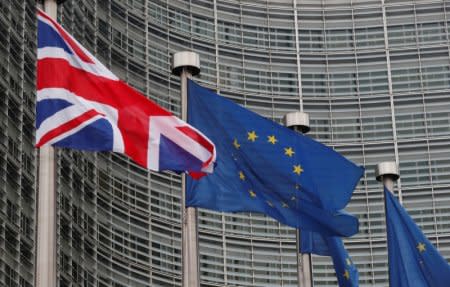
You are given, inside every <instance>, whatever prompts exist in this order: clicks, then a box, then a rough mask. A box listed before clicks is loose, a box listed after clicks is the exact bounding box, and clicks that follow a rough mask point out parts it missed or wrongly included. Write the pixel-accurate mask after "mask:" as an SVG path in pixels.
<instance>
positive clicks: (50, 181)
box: [35, 0, 57, 287]
mask: <svg viewBox="0 0 450 287" xmlns="http://www.w3.org/2000/svg"><path fill="white" fill-rule="evenodd" d="M56 8H57V3H56V0H45V1H44V11H45V12H46V13H47V14H48V15H49V16H50V17H52V18H53V19H56V11H57V9H56ZM38 180H39V184H38V188H39V189H38V194H37V210H36V214H37V216H36V217H37V222H36V241H37V242H36V263H35V264H36V265H35V276H36V279H35V280H36V287H56V167H55V150H54V148H53V147H51V146H44V147H41V148H40V150H39V174H38Z"/></svg>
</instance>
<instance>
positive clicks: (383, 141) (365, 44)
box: [0, 0, 450, 287]
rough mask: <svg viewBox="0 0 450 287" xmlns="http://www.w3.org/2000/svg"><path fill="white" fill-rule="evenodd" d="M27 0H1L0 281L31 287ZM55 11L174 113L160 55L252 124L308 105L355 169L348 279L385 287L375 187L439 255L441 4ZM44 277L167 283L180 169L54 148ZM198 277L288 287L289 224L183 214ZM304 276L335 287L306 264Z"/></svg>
mask: <svg viewBox="0 0 450 287" xmlns="http://www.w3.org/2000/svg"><path fill="white" fill-rule="evenodd" d="M34 2H35V1H32V0H26V1H23V0H11V1H0V11H1V13H0V22H1V23H2V24H1V25H0V29H1V33H0V37H2V40H1V41H0V58H1V62H2V67H0V74H1V75H2V76H1V77H0V93H1V101H0V133H1V137H0V138H1V144H0V167H1V168H0V211H1V212H0V285H2V286H32V285H33V280H34V276H35V274H34V271H33V265H34V254H35V239H34V236H35V235H34V234H35V232H34V230H35V227H34V223H35V219H34V210H35V198H36V169H37V161H36V151H35V149H34V148H33V141H34V134H33V133H34V127H33V125H34V94H35V92H34V89H35V87H34V81H35V78H34V77H35V75H34V65H35V57H36V56H35V53H36V52H35V50H36V44H35V43H36V41H35V38H36V19H35V16H34V13H35V12H34V11H35V5H36V4H35V3H34ZM58 12H59V16H58V20H59V21H60V23H62V25H63V26H64V27H66V29H67V30H69V31H70V32H71V33H72V34H73V35H74V36H75V37H76V38H77V39H78V40H79V41H80V42H81V43H82V44H83V45H84V46H85V47H86V48H88V49H89V50H90V51H92V52H93V53H94V54H95V55H96V56H97V57H98V58H99V59H100V60H101V61H102V62H103V63H105V64H106V65H107V66H109V67H110V68H111V70H112V71H113V72H114V73H115V74H116V75H117V76H119V77H120V78H122V79H123V80H125V81H127V82H128V83H130V84H131V85H132V86H134V87H135V88H136V89H138V90H140V91H141V92H143V93H144V94H146V95H148V96H149V97H150V98H151V99H152V100H154V101H156V102H157V103H159V104H160V105H162V106H164V107H166V108H168V109H170V110H171V111H173V112H174V113H175V114H179V113H180V96H179V94H180V93H179V79H178V77H176V76H173V75H171V64H170V62H171V55H172V54H173V53H174V52H178V51H183V50H192V51H195V52H197V53H199V54H200V59H201V74H200V76H198V77H196V81H197V82H199V83H200V84H202V85H203V86H206V87H209V88H212V89H214V90H216V91H218V92H219V93H220V94H221V95H223V96H226V97H228V98H231V99H233V100H234V101H235V102H237V103H239V104H241V105H243V106H245V107H247V108H248V109H250V110H253V111H255V112H257V113H259V114H261V115H263V116H265V117H267V118H270V119H273V120H275V121H278V122H281V119H282V117H283V116H284V115H285V114H286V113H288V112H292V111H297V110H300V109H303V110H304V111H305V112H307V113H309V115H310V125H311V132H310V133H309V135H310V136H311V137H312V138H315V139H317V140H319V141H321V142H323V143H325V144H327V145H329V146H332V147H334V148H335V149H336V150H337V151H339V152H340V153H342V154H343V155H345V156H346V157H347V158H349V159H350V160H352V161H354V162H355V163H357V164H360V165H364V166H365V167H366V173H365V176H364V177H363V178H362V180H361V182H360V184H359V185H358V187H357V189H356V191H355V193H354V195H353V197H352V200H351V203H350V205H349V206H348V208H347V211H349V212H350V213H353V214H355V215H357V216H358V218H359V220H360V232H359V233H358V234H357V235H356V236H354V237H351V238H348V239H346V240H345V244H346V247H347V249H348V250H349V252H350V255H351V256H352V259H353V261H354V262H355V264H356V265H357V267H358V270H359V273H360V286H386V285H388V268H387V247H386V234H385V224H384V207H383V196H382V187H381V185H380V183H378V182H376V180H375V176H374V167H375V165H376V164H377V163H379V162H381V161H386V160H395V161H396V162H397V163H398V164H399V168H400V174H401V179H400V180H399V181H398V183H397V185H396V193H398V195H399V197H401V199H402V201H403V204H404V206H405V207H406V208H407V209H408V211H409V213H410V214H411V215H412V216H413V218H414V219H415V220H416V222H417V223H418V224H419V225H420V227H421V228H422V229H423V230H424V232H425V233H426V234H427V236H428V237H429V238H430V240H431V241H432V242H433V243H435V244H436V246H437V247H438V249H439V250H440V252H441V253H442V254H443V256H444V257H445V258H447V259H450V95H449V94H450V93H449V92H450V50H449V46H450V45H449V44H450V43H449V36H450V33H449V26H450V2H449V1H444V0H441V1H435V0H415V1H403V0H376V1H375V0H266V1H263V0H252V1H250V0H79V1H78V0H77V1H75V0H68V1H66V2H65V3H64V4H63V5H60V7H59V9H58ZM58 191H59V196H58V203H59V206H60V209H59V211H58V220H57V221H58V234H59V238H58V256H59V261H58V263H59V266H58V276H59V282H60V286H98V287H100V286H101V287H106V286H114V287H122V286H142V287H144V286H181V270H182V269H181V230H180V198H181V190H180V177H179V176H177V175H175V174H171V173H153V172H151V173H149V172H147V171H145V170H143V169H141V168H140V167H138V166H137V165H136V164H134V163H133V162H131V161H130V160H128V159H126V158H125V157H122V156H120V155H117V154H109V153H98V154H90V153H81V152H72V151H69V150H59V151H58ZM198 220H199V252H200V255H199V256H200V271H201V286H205V287H206V286H224V285H226V286H297V265H296V262H297V261H296V251H295V248H296V247H295V231H294V229H292V228H289V227H286V226H283V225H281V224H279V223H277V222H275V221H274V220H272V219H269V218H267V217H264V216H262V215H259V214H247V213H238V214H223V213H216V212H210V211H206V210H200V211H199V219H198ZM312 260H313V273H314V286H337V281H336V277H335V274H334V269H333V266H332V264H331V260H330V258H328V257H319V256H313V259H312Z"/></svg>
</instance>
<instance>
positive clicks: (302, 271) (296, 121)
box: [284, 112, 313, 287]
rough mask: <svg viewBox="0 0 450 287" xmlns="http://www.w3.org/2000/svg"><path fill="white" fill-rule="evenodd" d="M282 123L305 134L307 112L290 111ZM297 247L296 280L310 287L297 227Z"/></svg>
mask: <svg viewBox="0 0 450 287" xmlns="http://www.w3.org/2000/svg"><path fill="white" fill-rule="evenodd" d="M284 124H285V126H286V127H288V128H290V129H292V130H294V131H296V132H299V133H301V134H306V133H308V132H309V129H310V128H309V114H308V113H305V112H292V113H288V114H286V115H285V116H284ZM295 240H296V247H297V281H298V286H299V287H312V286H313V282H312V278H313V277H312V260H311V254H309V253H302V250H301V245H300V240H301V231H300V229H297V232H296V236H295Z"/></svg>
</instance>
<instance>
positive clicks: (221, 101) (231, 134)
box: [186, 81, 363, 236]
mask: <svg viewBox="0 0 450 287" xmlns="http://www.w3.org/2000/svg"><path fill="white" fill-rule="evenodd" d="M188 103H189V104H188V122H189V123H190V124H191V125H193V126H194V127H196V128H197V129H199V130H200V131H201V132H202V133H204V134H205V135H206V136H207V137H208V138H209V139H211V141H213V142H214V144H215V145H216V149H217V160H216V167H215V170H214V173H213V174H211V175H208V176H205V177H203V178H201V179H200V180H193V179H190V180H189V181H188V187H187V190H186V204H187V206H193V207H203V208H207V209H212V210H217V211H228V212H235V211H254V212H261V213H264V214H266V215H269V216H271V217H273V218H275V219H277V220H278V221H280V222H282V223H284V224H287V225H289V226H293V227H297V228H303V229H306V230H313V231H317V232H320V233H323V234H329V235H337V234H338V235H342V236H350V235H353V234H355V233H356V232H357V231H358V222H357V219H356V218H355V217H353V216H349V215H347V214H344V213H340V212H339V211H338V210H340V209H342V208H343V207H344V206H345V205H346V204H347V202H348V201H349V199H350V197H351V195H352V192H353V189H354V187H355V185H356V184H357V183H358V181H359V179H360V177H361V175H362V173H363V169H362V168H361V167H358V166H356V165H355V164H353V163H352V162H350V161H348V160H347V159H345V158H344V157H342V156H341V155H340V154H338V153H337V152H335V151H333V150H332V149H331V148H328V147H326V146H325V145H323V144H320V143H318V142H316V141H314V140H312V139H310V138H308V137H306V136H303V135H300V134H298V133H296V132H294V131H292V130H290V129H288V128H286V127H283V126H281V125H279V124H277V123H275V122H273V121H270V120H268V119H265V118H263V117H261V116H259V115H258V114H256V113H253V112H251V111H249V110H247V109H245V108H242V107H241V106H239V105H237V104H235V103H233V102H232V101H230V100H227V99H226V98H224V97H221V96H219V95H217V94H215V93H214V92H212V91H209V90H207V89H205V88H202V87H201V86H199V85H197V84H196V83H194V82H193V81H189V82H188Z"/></svg>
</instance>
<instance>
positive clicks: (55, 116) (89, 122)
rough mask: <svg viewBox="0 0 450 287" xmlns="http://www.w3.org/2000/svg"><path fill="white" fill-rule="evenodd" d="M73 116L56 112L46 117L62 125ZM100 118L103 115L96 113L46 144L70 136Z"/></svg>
mask: <svg viewBox="0 0 450 287" xmlns="http://www.w3.org/2000/svg"><path fill="white" fill-rule="evenodd" d="M73 118H74V115H72V117H68V118H62V117H61V114H58V115H54V116H52V117H50V118H48V119H49V120H52V121H53V122H56V123H58V124H61V125H63V124H65V123H67V122H69V121H71V120H72V119H73ZM101 118H104V116H102V115H97V116H95V117H92V118H90V119H89V120H86V121H83V122H82V123H80V124H79V125H78V126H77V127H75V128H72V129H70V130H69V131H67V132H65V133H61V134H60V135H59V136H56V137H54V138H52V139H51V140H49V141H48V142H47V143H46V144H50V145H51V144H54V143H57V142H59V141H60V140H62V139H65V138H67V137H69V136H71V135H73V134H75V133H77V132H79V131H81V130H82V129H83V128H84V127H86V126H88V125H90V124H92V123H93V122H95V121H97V120H99V119H101ZM49 131H50V130H49ZM43 135H45V134H43ZM36 138H37V136H36ZM39 140H40V138H39V139H38V140H37V142H39Z"/></svg>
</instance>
